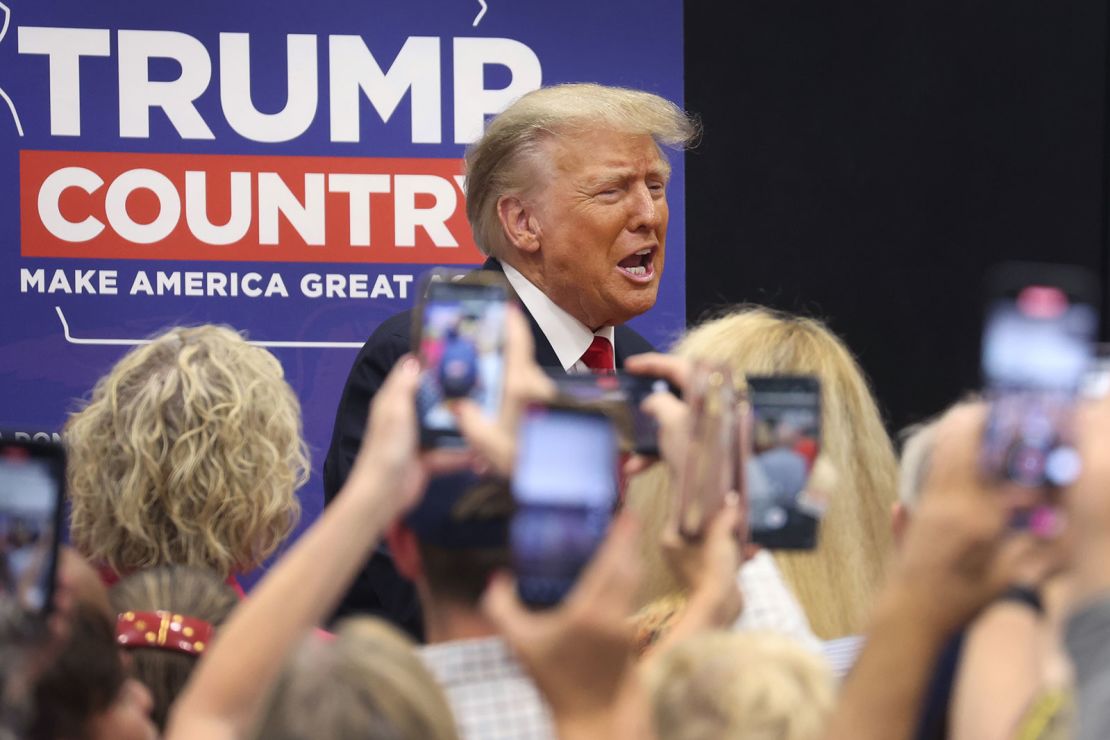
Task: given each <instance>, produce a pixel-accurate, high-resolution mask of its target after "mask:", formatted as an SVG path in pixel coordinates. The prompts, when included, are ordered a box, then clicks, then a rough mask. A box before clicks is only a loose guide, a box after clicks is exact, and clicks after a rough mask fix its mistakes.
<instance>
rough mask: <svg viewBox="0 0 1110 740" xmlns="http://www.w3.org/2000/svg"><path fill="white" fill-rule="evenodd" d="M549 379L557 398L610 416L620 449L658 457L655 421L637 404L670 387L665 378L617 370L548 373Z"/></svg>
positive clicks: (640, 404)
mask: <svg viewBox="0 0 1110 740" xmlns="http://www.w3.org/2000/svg"><path fill="white" fill-rule="evenodd" d="M551 378H552V380H554V381H555V388H556V393H557V394H558V395H557V397H558V399H559V400H560V401H563V402H565V403H572V404H582V405H585V406H587V407H593V408H596V409H598V410H600V411H604V412H605V413H606V414H608V415H609V417H610V418H611V419H613V423H614V424H616V427H617V433H618V435H619V437H620V446H621V452H631V453H635V454H637V455H646V456H649V457H659V424H658V422H656V420H655V419H653V418H652V417H651V415H650V414H647V413H645V412H644V410H643V409H642V408H641V406H642V404H643V402H644V399H645V398H647V397H648V396H650V395H651V394H653V393H659V392H667V391H669V390H670V385H669V384H668V383H667V381H666V380H664V379H662V378H657V377H652V376H646V375H628V374H625V373H621V372H616V373H612V374H607V375H594V374H588V375H587V374H579V375H568V374H566V373H563V372H552V373H551Z"/></svg>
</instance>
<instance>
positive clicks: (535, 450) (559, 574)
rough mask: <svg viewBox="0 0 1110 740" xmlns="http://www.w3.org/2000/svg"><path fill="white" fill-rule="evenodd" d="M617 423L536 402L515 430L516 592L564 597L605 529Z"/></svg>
mask: <svg viewBox="0 0 1110 740" xmlns="http://www.w3.org/2000/svg"><path fill="white" fill-rule="evenodd" d="M617 466H618V441H617V431H616V428H615V427H614V425H613V421H612V419H610V418H609V417H608V416H607V415H605V414H604V413H602V412H600V411H596V410H586V409H581V408H572V407H566V406H561V405H558V404H550V405H533V406H530V407H529V408H528V409H527V410H526V411H525V415H524V418H523V420H522V422H521V426H520V434H519V437H518V447H517V460H516V467H515V469H514V472H513V480H512V487H513V495H514V497H515V498H516V505H517V510H516V514H515V515H514V516H513V520H512V524H511V525H510V529H509V541H510V546H511V549H512V559H513V568H514V570H515V572H516V578H517V588H518V590H519V593H520V597H521V600H522V601H524V602H525V603H526V604H529V605H530V606H533V607H536V608H544V607H551V606H554V605H556V604H558V603H559V602H561V601H562V600H563V598H564V597H566V595H567V593H569V592H570V590H571V589H572V588H573V587H574V584H575V582H576V581H577V580H578V576H579V574H580V573H581V572H582V569H583V568H585V567H586V564H587V563H589V562H590V559H591V558H592V557H593V555H594V553H595V552H596V551H597V548H598V546H599V545H600V544H601V541H602V540H603V539H604V538H605V534H606V532H607V531H608V530H609V523H610V521H611V520H612V517H613V511H614V509H615V507H616V504H617V469H618V468H617Z"/></svg>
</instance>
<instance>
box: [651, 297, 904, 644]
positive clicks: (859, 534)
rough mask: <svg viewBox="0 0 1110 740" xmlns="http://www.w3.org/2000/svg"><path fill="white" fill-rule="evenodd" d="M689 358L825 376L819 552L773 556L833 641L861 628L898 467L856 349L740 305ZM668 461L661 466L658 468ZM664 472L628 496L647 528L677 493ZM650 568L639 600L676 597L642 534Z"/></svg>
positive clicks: (690, 347)
mask: <svg viewBox="0 0 1110 740" xmlns="http://www.w3.org/2000/svg"><path fill="white" fill-rule="evenodd" d="M674 352H675V353H676V354H679V355H682V356H684V357H689V358H696V359H703V360H710V361H715V362H720V363H722V364H725V365H727V366H728V367H730V368H731V369H732V371H733V377H734V378H735V380H736V382H737V385H738V386H741V388H743V387H744V386H745V385H746V384H745V381H744V378H745V376H746V375H773V374H800V375H814V376H816V377H817V378H818V379H819V380H820V381H821V421H822V430H821V437H822V442H821V447H822V450H821V451H822V455H823V457H825V458H826V459H827V460H828V462H829V463H831V464H832V467H833V468H834V469H835V470H836V476H835V480H836V483H835V486H834V490H833V491H831V493H830V495H829V499H830V501H829V507H828V510H827V511H826V512H825V517H824V519H823V520H822V523H821V532H820V535H819V542H818V546H817V549H816V550H813V551H811V552H789V551H778V552H775V561H776V563H777V565H778V567H779V569H780V570H781V571H782V573H783V575H784V577H785V578H786V580H787V582H788V583H789V585H790V586H791V588H792V590H793V591H794V593H795V595H796V596H797V597H798V600H799V601H800V602H801V604H802V607H803V608H804V609H805V612H806V615H807V617H808V618H809V621H810V625H811V627H812V628H813V631H814V633H815V634H816V635H817V636H818V637H821V638H822V639H833V638H836V637H843V636H846V635H853V634H858V633H859V632H861V631H862V629H863V627H864V623H865V621H866V618H867V614H868V612H869V610H870V606H871V601H872V598H873V596H874V594H875V593H876V591H877V590H878V588H879V586H880V584H881V582H882V578H883V573H884V569H885V564H886V561H887V559H888V558H889V556H890V553H891V548H892V544H891V532H890V519H889V516H890V507H891V504H893V503H894V498H895V490H896V485H897V475H898V467H897V462H896V460H895V456H894V448H893V446H892V445H891V442H890V438H889V437H888V436H887V434H886V430H885V429H884V427H883V423H882V419H881V417H880V415H879V411H878V408H877V406H876V404H875V400H874V398H873V397H872V396H871V391H870V390H869V389H868V386H867V381H866V380H865V378H864V376H863V372H862V371H861V370H860V367H859V365H858V364H857V363H856V361H855V359H854V358H853V357H852V354H851V352H849V350H848V348H847V347H846V346H845V345H844V344H843V342H841V341H840V339H838V338H837V337H836V335H834V334H833V333H832V332H831V331H829V330H828V329H827V328H826V327H825V325H824V324H822V323H821V322H819V321H816V320H814V319H808V318H802V317H798V316H793V315H790V314H786V313H782V312H778V311H772V310H770V309H766V308H762V307H758V306H742V307H740V308H738V309H736V310H734V311H732V312H731V313H729V314H727V315H724V316H722V317H721V318H718V319H715V320H712V321H708V322H706V323H704V324H701V325H700V326H698V327H696V328H694V329H692V330H691V331H690V332H689V333H687V334H686V335H685V336H684V337H683V338H682V339H680V340H679V342H678V344H677V345H676V346H675V347H674ZM659 467H662V466H659ZM669 490H671V482H670V480H669V478H668V476H667V475H666V473H665V471H664V470H658V471H649V473H647V474H645V475H644V476H641V478H640V479H633V481H632V484H631V486H630V488H629V498H630V499H631V501H632V503H631V505H632V506H633V508H635V509H637V510H639V511H640V515H641V517H642V518H643V519H644V520H645V523H646V525H647V527H648V528H650V529H653V530H655V531H661V529H662V527H663V526H665V524H666V521H667V519H668V517H669V516H670V509H671V506H672V497H671V496H670V495H669V494H668V493H667V492H668V491H669ZM644 540H645V551H644V554H645V558H646V559H647V561H648V563H649V565H648V568H647V570H648V572H649V573H650V574H651V575H650V577H649V579H648V585H647V586H646V588H645V592H644V594H643V598H642V601H643V602H645V603H648V602H650V601H652V600H654V599H655V598H659V597H662V596H665V595H667V594H668V593H673V592H674V591H675V590H677V589H678V585H677V582H676V581H675V580H674V579H673V576H671V575H670V572H669V571H668V569H667V568H666V565H665V562H664V561H663V559H662V554H661V553H660V551H659V548H658V547H657V546H655V544H654V543H655V542H657V538H655V539H653V538H651V537H650V536H648V537H645V538H644Z"/></svg>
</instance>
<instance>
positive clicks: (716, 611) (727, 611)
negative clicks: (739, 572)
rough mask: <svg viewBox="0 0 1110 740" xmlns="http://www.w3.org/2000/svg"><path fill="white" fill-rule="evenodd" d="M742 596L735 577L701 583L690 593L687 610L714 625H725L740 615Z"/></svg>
mask: <svg viewBox="0 0 1110 740" xmlns="http://www.w3.org/2000/svg"><path fill="white" fill-rule="evenodd" d="M742 607H743V597H742V596H741V594H740V586H739V584H737V582H736V580H735V579H730V580H729V582H728V583H720V582H719V581H716V580H714V581H710V582H709V583H703V584H701V585H699V587H698V588H697V589H696V590H695V591H694V592H693V593H692V594H691V595H690V598H689V600H688V602H687V607H686V608H687V610H688V611H690V612H692V613H696V614H699V615H701V616H703V618H704V620H705V621H706V622H708V623H710V625H711V626H714V627H727V626H729V625H731V624H732V623H733V622H735V621H736V619H737V618H738V617H739V616H740V612H741V610H742Z"/></svg>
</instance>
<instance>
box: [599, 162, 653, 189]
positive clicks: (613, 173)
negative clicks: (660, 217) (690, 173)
mask: <svg viewBox="0 0 1110 740" xmlns="http://www.w3.org/2000/svg"><path fill="white" fill-rule="evenodd" d="M637 172H638V170H636V169H634V168H632V167H613V168H612V169H606V168H604V166H603V167H602V168H599V171H597V172H594V173H591V174H589V175H587V176H586V177H585V178H583V181H582V182H583V184H585V185H586V187H598V186H601V185H611V184H614V183H621V182H625V181H627V180H631V179H633V178H635V177H636V175H637ZM647 175H648V177H662V178H663V179H665V180H666V179H669V178H670V176H671V164H670V162H667V161H666V160H663V161H661V162H660V163H659V164H657V165H652V166H651V167H649V168H648V171H647Z"/></svg>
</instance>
